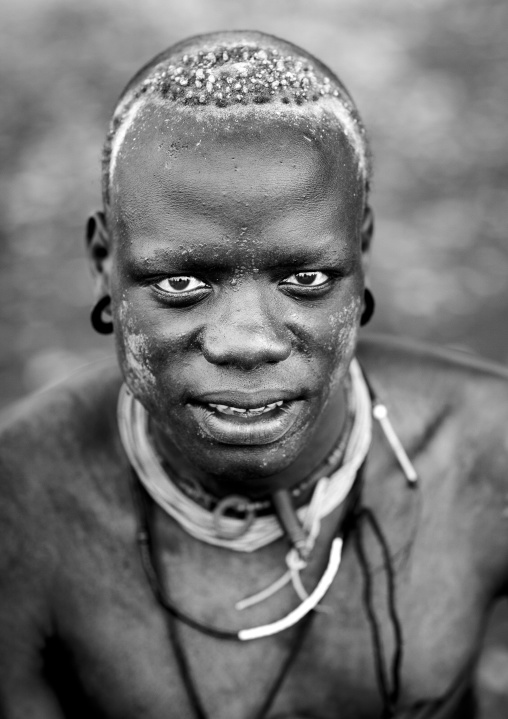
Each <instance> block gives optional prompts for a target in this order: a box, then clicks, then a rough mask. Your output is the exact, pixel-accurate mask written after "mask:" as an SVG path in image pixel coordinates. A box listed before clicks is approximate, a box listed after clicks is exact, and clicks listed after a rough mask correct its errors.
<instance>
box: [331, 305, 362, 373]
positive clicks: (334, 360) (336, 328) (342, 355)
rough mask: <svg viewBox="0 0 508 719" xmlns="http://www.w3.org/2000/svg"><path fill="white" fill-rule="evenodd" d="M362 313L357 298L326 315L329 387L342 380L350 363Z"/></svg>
mask: <svg viewBox="0 0 508 719" xmlns="http://www.w3.org/2000/svg"><path fill="white" fill-rule="evenodd" d="M361 311H362V301H361V299H360V298H359V297H354V298H351V299H350V300H349V302H348V303H347V304H345V305H344V306H343V307H341V308H340V309H338V310H336V311H335V312H330V313H329V315H328V342H327V348H326V349H327V350H328V352H329V366H330V367H331V372H330V375H329V381H330V385H331V386H332V387H334V386H335V385H337V384H338V383H339V382H340V381H341V380H342V378H343V376H344V374H345V372H346V369H347V367H349V362H350V361H351V359H352V357H353V355H354V352H355V348H356V343H357V338H358V328H359V324H360V315H361Z"/></svg>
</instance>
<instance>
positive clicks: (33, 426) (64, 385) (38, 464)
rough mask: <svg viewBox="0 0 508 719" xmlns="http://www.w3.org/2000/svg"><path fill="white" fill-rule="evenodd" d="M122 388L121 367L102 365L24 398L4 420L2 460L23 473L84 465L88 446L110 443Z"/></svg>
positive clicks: (4, 414)
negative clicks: (84, 456) (66, 465)
mask: <svg viewBox="0 0 508 719" xmlns="http://www.w3.org/2000/svg"><path fill="white" fill-rule="evenodd" d="M120 384H121V378H120V373H119V370H118V368H117V366H116V364H114V363H113V361H111V362H109V361H108V362H101V363H97V364H94V365H92V366H90V367H89V368H84V369H83V370H82V371H80V372H77V373H75V374H74V375H72V376H71V377H70V378H68V379H67V380H65V381H63V382H61V383H59V384H57V385H55V386H53V387H50V388H48V389H46V390H42V391H40V392H38V393H37V394H34V395H31V396H29V397H27V398H26V399H23V400H21V401H20V402H18V403H17V404H15V405H13V406H12V407H9V408H7V409H6V410H4V411H3V412H2V414H1V416H0V459H1V461H2V462H3V464H4V466H6V465H7V466H13V467H14V466H15V467H16V469H17V470H18V471H21V472H22V473H23V474H25V473H27V474H31V473H32V470H33V469H34V468H37V475H38V478H39V479H38V483H41V482H42V479H43V475H44V474H45V469H48V470H49V469H53V470H54V469H55V467H56V465H57V464H58V463H59V462H62V463H65V462H67V461H69V460H70V461H72V462H73V464H76V462H79V458H80V457H81V456H83V453H84V452H86V450H87V448H89V450H90V451H91V452H94V453H95V452H98V451H99V450H100V449H101V447H102V446H103V445H104V444H105V443H110V442H111V437H112V434H114V431H115V425H116V419H115V417H116V400H117V397H118V391H119V388H120Z"/></svg>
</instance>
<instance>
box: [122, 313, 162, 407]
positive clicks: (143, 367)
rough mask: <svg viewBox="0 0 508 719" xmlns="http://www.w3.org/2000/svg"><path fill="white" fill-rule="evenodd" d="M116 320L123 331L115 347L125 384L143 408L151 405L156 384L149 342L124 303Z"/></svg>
mask: <svg viewBox="0 0 508 719" xmlns="http://www.w3.org/2000/svg"><path fill="white" fill-rule="evenodd" d="M118 319H119V322H118V324H117V326H120V327H122V328H123V331H122V333H121V335H117V336H116V345H117V352H118V359H119V361H120V366H121V369H122V373H123V376H124V379H125V382H126V384H127V385H128V387H129V389H130V390H131V392H132V393H133V394H134V396H135V397H137V398H138V399H139V400H140V401H141V402H142V403H143V404H144V405H145V406H146V405H151V404H152V402H153V398H154V394H155V390H156V384H157V383H156V379H155V375H154V374H153V372H152V369H151V364H150V354H151V352H150V344H149V340H148V338H147V336H146V335H145V334H144V333H143V331H142V329H141V328H139V327H137V326H136V322H135V320H134V319H133V318H132V317H131V316H130V314H129V309H128V305H127V303H126V302H122V303H121V304H120V306H119V308H118Z"/></svg>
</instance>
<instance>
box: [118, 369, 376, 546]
mask: <svg viewBox="0 0 508 719" xmlns="http://www.w3.org/2000/svg"><path fill="white" fill-rule="evenodd" d="M349 372H350V377H351V394H352V403H353V411H354V420H353V425H352V428H351V433H350V436H349V441H348V443H347V446H346V449H345V453H344V461H343V463H342V465H341V466H340V467H339V469H338V470H336V471H335V472H334V473H333V474H332V475H330V477H323V478H322V479H320V480H319V482H318V483H317V485H316V488H315V490H314V493H313V497H312V500H311V502H310V503H309V504H308V505H306V506H303V507H300V508H299V509H298V510H297V514H298V518H299V519H300V521H301V522H302V524H303V526H304V528H305V529H306V532H307V534H308V538H309V543H310V545H311V546H312V545H313V543H314V541H315V539H316V537H317V535H318V534H319V526H320V522H321V520H322V519H323V518H324V517H326V516H327V515H328V514H330V513H331V512H333V510H334V509H336V508H337V507H338V506H339V505H340V504H342V502H343V501H344V499H345V498H346V497H347V495H348V494H349V491H350V489H351V487H352V485H353V483H354V480H355V477H356V474H357V472H358V469H359V467H360V466H361V464H362V462H363V460H364V459H365V457H366V455H367V452H368V449H369V446H370V441H371V434H372V419H371V412H372V407H371V401H370V395H369V391H368V388H367V385H366V383H365V380H364V378H363V374H362V371H361V369H360V366H359V365H358V362H357V361H356V360H355V359H353V360H352V362H351V365H350V369H349ZM148 422H149V415H148V412H147V411H146V410H145V408H144V407H143V405H142V404H141V403H140V402H138V400H136V398H135V397H134V396H133V395H132V394H131V392H130V391H129V389H128V388H127V387H126V386H125V385H123V386H122V389H121V390H120V396H119V400H118V424H119V429H120V437H121V440H122V444H123V447H124V449H125V452H126V454H127V456H128V458H129V461H130V463H131V465H132V466H133V467H134V469H135V470H136V473H137V475H138V477H139V480H140V481H141V482H142V484H143V485H144V487H145V489H146V490H147V492H148V494H149V495H150V496H151V497H152V499H153V500H154V501H155V502H156V503H157V504H158V505H159V506H160V507H161V508H162V509H163V510H164V511H165V512H167V513H168V514H169V515H170V516H171V517H172V518H173V519H174V520H176V521H177V522H178V523H179V524H180V526H181V527H183V528H184V529H185V531H186V532H188V534H190V535H191V536H193V537H195V538H196V539H199V540H200V541H202V542H206V543H208V544H212V545H215V546H218V547H224V548H226V549H230V550H233V551H236V552H255V551H257V550H258V549H260V548H261V547H265V546H267V545H269V544H271V543H272V542H275V541H276V540H277V539H280V538H281V537H282V536H283V535H284V532H283V529H282V528H281V526H280V524H279V522H278V520H277V518H276V516H275V515H267V516H261V517H256V518H255V519H254V520H253V521H252V523H251V525H250V527H249V528H248V529H247V531H246V532H245V533H244V534H242V536H238V534H239V532H241V530H242V528H243V527H244V522H243V520H241V519H237V518H235V517H228V516H223V517H222V523H223V524H224V526H225V528H226V532H225V533H226V534H227V536H226V537H224V536H222V533H221V536H218V533H217V527H216V521H215V516H214V513H213V512H211V511H209V510H207V509H205V508H204V507H201V506H199V505H198V504H196V502H194V501H193V500H192V499H190V498H189V497H188V496H187V495H186V494H185V493H184V492H182V491H181V490H180V489H179V488H178V487H177V486H176V484H175V483H174V482H172V480H171V478H170V477H169V476H168V474H167V472H166V471H165V469H164V467H163V466H162V462H161V459H160V457H159V455H158V454H157V452H156V450H155V448H154V447H153V445H152V443H151V441H150V435H149V431H148ZM310 548H311V547H310Z"/></svg>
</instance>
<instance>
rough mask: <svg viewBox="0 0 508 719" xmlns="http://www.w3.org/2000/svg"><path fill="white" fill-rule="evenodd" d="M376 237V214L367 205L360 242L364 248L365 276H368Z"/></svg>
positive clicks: (363, 263) (363, 264)
mask: <svg viewBox="0 0 508 719" xmlns="http://www.w3.org/2000/svg"><path fill="white" fill-rule="evenodd" d="M373 236H374V213H373V212H372V208H371V207H370V205H365V210H364V212H363V219H362V226H361V229H360V241H361V248H362V266H363V272H364V274H367V270H368V269H369V263H370V246H371V243H372V238H373Z"/></svg>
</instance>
